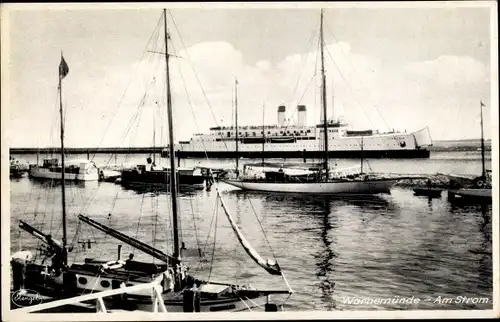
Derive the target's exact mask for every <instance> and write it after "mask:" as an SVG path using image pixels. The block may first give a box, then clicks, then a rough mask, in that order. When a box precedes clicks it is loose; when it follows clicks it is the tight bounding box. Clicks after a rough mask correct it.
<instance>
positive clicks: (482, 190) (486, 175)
mask: <svg viewBox="0 0 500 322" xmlns="http://www.w3.org/2000/svg"><path fill="white" fill-rule="evenodd" d="M479 105H480V110H481V113H480V114H481V165H482V172H481V176H479V177H477V178H475V179H473V180H472V181H473V184H472V185H471V186H469V187H466V188H461V189H450V190H448V201H450V202H451V203H461V204H464V203H470V204H474V203H481V204H483V203H484V204H491V203H492V202H493V199H492V195H491V181H492V180H491V170H487V169H486V167H485V157H484V151H485V148H484V134H483V107H484V103H483V101H482V100H481V101H480V103H479Z"/></svg>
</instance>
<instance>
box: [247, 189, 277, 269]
mask: <svg viewBox="0 0 500 322" xmlns="http://www.w3.org/2000/svg"><path fill="white" fill-rule="evenodd" d="M247 200H248V202H249V203H250V207H252V212H253V213H254V215H255V218H257V222H258V223H259V226H260V229H261V230H262V233H263V234H264V239H265V240H266V243H267V245H268V246H269V249H270V250H271V253H272V254H273V257H274V259H276V255H275V253H274V250H273V247H272V246H271V244H270V243H269V240H268V239H267V235H266V232H265V230H264V227H262V221H263V220H264V218H265V217H264V216H262V221H261V220H259V217H258V216H257V212H256V211H255V208H254V206H253V203H252V201H251V200H250V199H248V198H247Z"/></svg>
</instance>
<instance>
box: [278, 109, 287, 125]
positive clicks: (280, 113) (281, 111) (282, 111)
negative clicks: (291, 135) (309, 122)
mask: <svg viewBox="0 0 500 322" xmlns="http://www.w3.org/2000/svg"><path fill="white" fill-rule="evenodd" d="M285 111H286V107H285V105H280V106H278V126H283V125H284V124H285Z"/></svg>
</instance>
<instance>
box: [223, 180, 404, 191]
mask: <svg viewBox="0 0 500 322" xmlns="http://www.w3.org/2000/svg"><path fill="white" fill-rule="evenodd" d="M397 181H398V180H397V179H394V180H369V181H337V182H312V183H281V182H280V183H272V182H248V181H245V182H243V181H239V180H223V182H225V183H227V184H229V185H232V186H234V187H238V188H240V189H243V190H251V191H262V192H285V193H303V194H377V193H389V192H390V190H391V187H392V186H393V185H394V184H395V183H396V182H397Z"/></svg>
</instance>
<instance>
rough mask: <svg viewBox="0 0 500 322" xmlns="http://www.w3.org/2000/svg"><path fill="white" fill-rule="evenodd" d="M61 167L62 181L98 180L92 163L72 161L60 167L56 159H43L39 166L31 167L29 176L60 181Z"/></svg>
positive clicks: (97, 172)
mask: <svg viewBox="0 0 500 322" xmlns="http://www.w3.org/2000/svg"><path fill="white" fill-rule="evenodd" d="M63 162H64V161H63ZM63 167H64V173H65V175H64V180H70V181H97V180H98V179H99V169H98V168H97V166H96V165H95V163H94V162H93V161H90V160H72V161H68V162H64V163H63V164H61V165H60V164H59V160H58V159H56V158H53V159H44V160H43V164H42V165H41V166H40V165H31V166H30V169H29V176H30V177H31V178H36V179H49V180H62V179H63V175H62V173H63V170H62V169H63Z"/></svg>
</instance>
